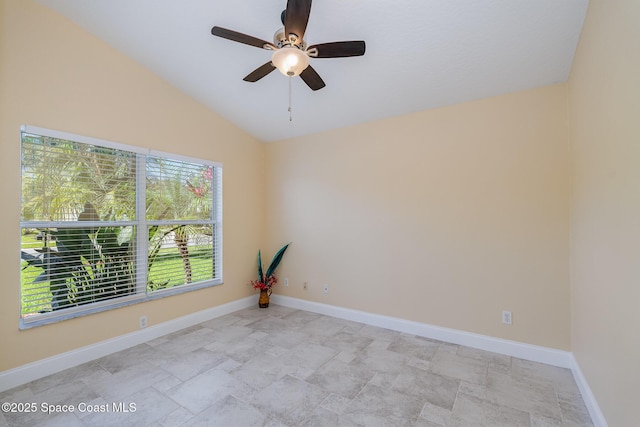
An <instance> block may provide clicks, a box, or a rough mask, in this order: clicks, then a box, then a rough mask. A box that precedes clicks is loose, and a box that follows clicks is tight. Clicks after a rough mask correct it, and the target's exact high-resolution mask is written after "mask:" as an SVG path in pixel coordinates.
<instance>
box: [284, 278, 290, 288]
mask: <svg viewBox="0 0 640 427" xmlns="http://www.w3.org/2000/svg"><path fill="white" fill-rule="evenodd" d="M284 286H285V287H288V286H289V278H288V277H285V278H284Z"/></svg>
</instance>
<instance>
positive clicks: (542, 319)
mask: <svg viewBox="0 0 640 427" xmlns="http://www.w3.org/2000/svg"><path fill="white" fill-rule="evenodd" d="M566 104H567V93H566V86H565V85H562V84H561V85H556V86H550V87H545V88H542V89H537V90H532V91H527V92H521V93H517V94H511V95H507V96H501V97H497V98H492V99H486V100H481V101H477V102H471V103H467V104H462V105H456V106H452V107H447V108H441V109H437V110H430V111H425V112H421V113H417V114H412V115H408V116H403V117H398V118H393V119H388V120H382V121H377V122H373V123H369V124H364V125H360V126H354V127H350V128H347V129H341V130H336V131H331V132H326V133H321V134H317V135H312V136H307V137H303V138H297V139H293V140H288V141H282V142H277V143H272V144H268V146H267V177H268V179H267V182H268V184H267V186H268V191H269V193H268V200H269V203H268V214H267V230H268V231H267V234H268V238H267V241H268V242H269V246H270V248H271V250H272V251H273V250H275V249H276V248H277V247H279V245H281V244H282V243H285V242H288V241H292V242H293V245H292V246H291V248H290V250H289V252H288V253H287V255H286V257H285V261H284V262H283V265H282V267H281V270H280V271H279V275H280V277H288V278H289V281H290V286H289V287H288V288H285V287H279V288H278V289H277V292H278V293H282V294H285V295H289V296H294V297H299V298H304V299H308V300H313V301H318V302H324V303H329V304H333V305H337V306H342V307H348V308H353V309H358V310H364V311H368V312H374V313H379V314H384V315H390V316H396V317H400V318H404V319H410V320H414V321H418V322H426V323H429V324H434V325H440V326H445V327H449V328H455V329H459V330H464V331H471V332H476V333H480V334H486V335H491V336H495V337H501V338H505V339H511V340H517V341H522V342H527V343H531V344H538V345H543V346H548V347H553V348H557V349H564V350H568V349H569V346H570V338H569V332H570V326H569V317H570V316H569V242H568V234H569V170H568V169H569V158H568V144H567V113H566ZM304 281H308V282H309V283H310V284H311V288H310V289H309V290H307V291H305V290H303V287H302V283H303V282H304ZM325 283H326V284H329V286H330V292H329V293H328V294H323V293H322V289H321V287H322V285H323V284H325ZM502 310H511V311H512V312H513V318H514V323H513V325H512V326H505V325H503V324H501V313H502Z"/></svg>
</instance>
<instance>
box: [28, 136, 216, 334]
mask: <svg viewBox="0 0 640 427" xmlns="http://www.w3.org/2000/svg"><path fill="white" fill-rule="evenodd" d="M21 142H22V148H21V154H22V156H21V157H22V161H21V173H22V202H21V209H22V211H21V222H20V228H21V248H20V258H21V266H20V268H21V283H20V290H21V321H20V325H21V327H23V328H25V327H30V326H35V325H39V324H43V323H50V322H52V321H57V320H61V319H67V318H70V317H76V316H79V315H83V314H86V313H93V312H96V311H102V310H107V309H110V308H113V307H116V306H121V305H125V304H131V303H135V302H139V301H144V300H148V299H152V298H158V297H162V296H167V295H172V294H175V293H179V292H184V291H188V290H193V289H199V288H202V287H205V286H211V285H217V284H220V283H222V246H221V243H222V223H221V216H222V166H221V165H220V164H219V163H215V162H210V161H206V160H198V159H191V158H185V157H180V156H175V155H170V154H166V153H158V152H153V151H148V150H142V149H139V148H137V147H130V146H125V145H121V144H116V143H112V142H108V141H101V140H96V139H92V138H86V137H81V136H77V135H71V134H66V133H61V132H56V131H51V130H47V129H41V128H35V127H31V126H23V128H22V133H21Z"/></svg>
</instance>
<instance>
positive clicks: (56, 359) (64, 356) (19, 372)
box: [0, 295, 256, 392]
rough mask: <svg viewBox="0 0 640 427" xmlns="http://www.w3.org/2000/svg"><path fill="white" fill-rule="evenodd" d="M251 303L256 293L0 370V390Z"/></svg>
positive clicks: (236, 309)
mask: <svg viewBox="0 0 640 427" xmlns="http://www.w3.org/2000/svg"><path fill="white" fill-rule="evenodd" d="M255 303H256V296H255V295H253V296H249V297H246V298H242V299H239V300H236V301H232V302H229V303H226V304H222V305H219V306H217V307H212V308H208V309H206V310H202V311H198V312H196V313H191V314H188V315H186V316H182V317H179V318H177V319H173V320H170V321H168V322H163V323H160V324H157V325H153V326H149V327H148V328H145V329H141V330H139V331H135V332H131V333H128V334H125V335H121V336H119V337H115V338H111V339H108V340H105V341H100V342H98V343H95V344H91V345H88V346H85V347H81V348H78V349H75V350H71V351H67V352H65V353H61V354H57V355H55V356H52V357H47V358H46V359H41V360H38V361H36V362H33V363H28V364H26V365H22V366H19V367H17V368H14V369H9V370H7V371H3V372H0V392H2V391H5V390H9V389H11V388H14V387H18V386H20V385H22V384H26V383H28V382H31V381H34V380H37V379H40V378H43V377H46V376H47V375H51V374H55V373H56V372H60V371H63V370H65V369H68V368H72V367H74V366H78V365H81V364H83V363H86V362H90V361H92V360H95V359H99V358H101V357H104V356H107V355H109V354H111V353H115V352H117V351H121V350H125V349H127V348H130V347H133V346H136V345H138V344H142V343H145V342H147V341H150V340H152V339H155V338H158V337H161V336H163V335H166V334H170V333H172V332H176V331H179V330H180V329H184V328H188V327H189V326H193V325H197V324H198V323H202V322H206V321H207V320H211V319H214V318H216V317H220V316H224V315H225V314H229V313H233V312H234V311H238V310H241V309H243V308H247V307H251V306H252V305H254V304H255Z"/></svg>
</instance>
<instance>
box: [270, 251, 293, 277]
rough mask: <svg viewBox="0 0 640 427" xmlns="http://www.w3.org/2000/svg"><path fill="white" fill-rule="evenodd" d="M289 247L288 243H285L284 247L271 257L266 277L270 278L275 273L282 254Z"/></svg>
mask: <svg viewBox="0 0 640 427" xmlns="http://www.w3.org/2000/svg"><path fill="white" fill-rule="evenodd" d="M289 245H290V243H287V244H286V245H284V246H283V247H281V248H280V250H279V251H278V252H276V254H275V255H274V256H273V259H272V260H271V264H269V268H267V277H271V276H272V275H273V274H274V273H275V272H276V268H278V265H280V261H282V257H283V256H284V252H285V251H286V250H287V248H288V247H289Z"/></svg>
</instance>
